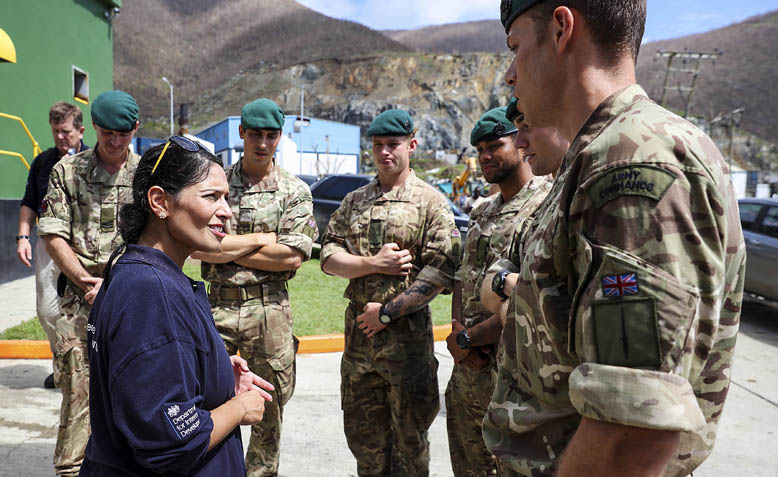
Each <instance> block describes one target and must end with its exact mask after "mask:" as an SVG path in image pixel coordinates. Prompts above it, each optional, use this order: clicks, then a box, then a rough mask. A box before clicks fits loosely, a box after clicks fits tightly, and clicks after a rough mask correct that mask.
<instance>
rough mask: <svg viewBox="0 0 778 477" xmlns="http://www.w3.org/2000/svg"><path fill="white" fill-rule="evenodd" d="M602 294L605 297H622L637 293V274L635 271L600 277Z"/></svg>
mask: <svg viewBox="0 0 778 477" xmlns="http://www.w3.org/2000/svg"><path fill="white" fill-rule="evenodd" d="M602 294H603V295H605V296H606V297H613V298H618V297H623V296H627V295H637V294H638V276H637V274H635V272H631V273H624V274H621V275H606V276H604V277H602Z"/></svg>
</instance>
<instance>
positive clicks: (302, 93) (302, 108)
mask: <svg viewBox="0 0 778 477" xmlns="http://www.w3.org/2000/svg"><path fill="white" fill-rule="evenodd" d="M304 129H305V85H303V86H302V88H301V89H300V173H302V172H303V130H304Z"/></svg>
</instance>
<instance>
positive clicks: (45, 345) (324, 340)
mask: <svg viewBox="0 0 778 477" xmlns="http://www.w3.org/2000/svg"><path fill="white" fill-rule="evenodd" d="M432 331H433V334H434V336H435V341H443V340H445V339H446V336H448V334H449V333H450V332H451V325H440V326H433V327H432ZM343 345H344V338H343V335H318V336H302V337H300V348H299V349H298V350H297V353H298V354H314V353H335V352H339V351H343ZM0 359H51V349H50V348H49V342H48V341H32V340H0Z"/></svg>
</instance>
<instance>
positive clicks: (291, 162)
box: [195, 115, 359, 176]
mask: <svg viewBox="0 0 778 477" xmlns="http://www.w3.org/2000/svg"><path fill="white" fill-rule="evenodd" d="M239 125H240V116H229V117H227V118H225V119H223V120H221V121H219V122H218V123H215V124H212V125H210V126H207V127H206V128H204V129H202V130H201V131H199V132H196V133H195V136H197V137H198V138H201V139H203V140H206V141H209V142H211V143H213V144H214V153H215V154H216V155H217V156H218V157H219V158H221V160H222V163H223V164H224V165H225V166H228V165H230V164H234V163H235V162H237V161H238V159H240V157H241V155H242V154H243V140H242V139H241V138H240V134H239V133H238V126H239ZM282 131H283V137H282V139H281V143H280V144H279V146H278V149H277V150H276V161H277V163H278V164H279V165H280V166H281V167H283V168H284V169H286V170H288V171H289V172H291V173H293V174H308V175H315V176H323V175H326V174H335V173H338V174H348V173H357V172H359V126H352V125H350V124H343V123H338V122H334V121H327V120H323V119H316V118H310V117H305V118H300V117H299V116H295V115H287V116H286V118H285V120H284V127H283V130H282ZM300 145H302V148H301V147H300ZM301 149H302V150H301Z"/></svg>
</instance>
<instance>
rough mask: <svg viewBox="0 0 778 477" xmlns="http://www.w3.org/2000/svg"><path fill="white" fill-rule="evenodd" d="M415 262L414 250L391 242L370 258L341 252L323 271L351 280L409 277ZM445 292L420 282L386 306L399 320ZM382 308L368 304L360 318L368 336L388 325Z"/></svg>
mask: <svg viewBox="0 0 778 477" xmlns="http://www.w3.org/2000/svg"><path fill="white" fill-rule="evenodd" d="M412 260H413V257H412V256H411V253H410V251H408V250H400V247H399V246H398V245H397V244H394V243H388V244H386V245H384V246H383V247H382V248H381V250H380V251H379V252H378V253H377V254H376V255H374V256H370V257H363V256H359V255H352V254H350V253H348V252H338V253H336V254H334V255H332V256H331V257H329V258H328V259H327V260H326V261H325V262H324V264H323V266H322V268H323V269H324V271H325V272H326V273H329V274H332V275H335V276H339V277H341V278H347V279H349V280H351V279H354V278H359V277H364V276H366V275H373V274H382V275H391V276H407V275H408V273H410V270H411V269H412V268H413V264H412V263H411V262H412ZM441 291H443V287H440V286H438V285H435V284H432V283H430V282H427V281H425V280H418V279H417V280H415V281H414V282H413V283H411V286H409V287H408V289H406V290H405V291H404V292H402V293H400V294H399V295H397V296H396V297H394V298H393V299H392V300H390V301H389V302H388V303H385V304H383V305H384V306H385V307H386V311H387V312H388V313H389V314H390V315H391V316H392V317H394V318H399V317H402V316H405V315H408V314H410V313H413V312H414V311H417V310H419V309H421V308H423V307H424V306H425V305H427V304H428V303H429V302H430V301H432V299H433V298H435V297H436V296H437V295H438V293H440V292H441ZM381 305H382V304H381V303H368V304H367V305H366V306H365V309H364V312H363V313H362V314H361V315H359V316H357V323H358V325H357V326H358V327H359V328H360V329H361V330H362V332H364V333H365V334H366V335H367V336H368V337H373V336H375V334H376V333H378V332H379V331H381V330H383V329H384V328H386V326H387V325H384V324H383V323H381V322H380V321H379V319H378V317H379V312H380V310H381Z"/></svg>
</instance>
